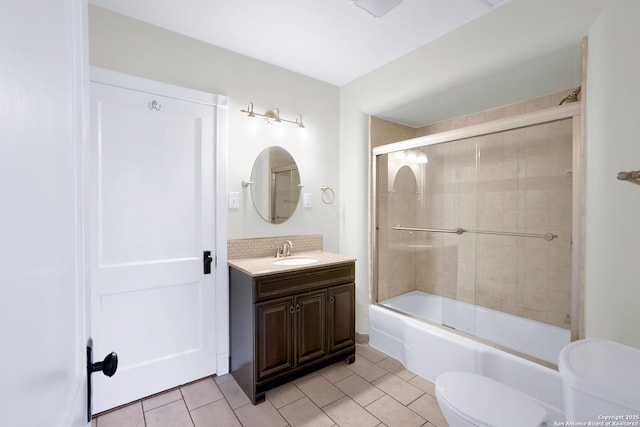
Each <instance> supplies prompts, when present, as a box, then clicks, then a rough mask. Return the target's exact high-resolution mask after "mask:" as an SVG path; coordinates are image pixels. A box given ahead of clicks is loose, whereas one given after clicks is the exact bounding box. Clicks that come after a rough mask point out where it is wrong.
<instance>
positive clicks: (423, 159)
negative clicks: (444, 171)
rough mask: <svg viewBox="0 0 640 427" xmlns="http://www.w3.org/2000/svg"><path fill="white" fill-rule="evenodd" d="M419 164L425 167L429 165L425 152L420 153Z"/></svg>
mask: <svg viewBox="0 0 640 427" xmlns="http://www.w3.org/2000/svg"><path fill="white" fill-rule="evenodd" d="M418 163H421V164H423V165H424V164H427V163H429V159H428V158H427V153H425V152H424V151H420V154H418Z"/></svg>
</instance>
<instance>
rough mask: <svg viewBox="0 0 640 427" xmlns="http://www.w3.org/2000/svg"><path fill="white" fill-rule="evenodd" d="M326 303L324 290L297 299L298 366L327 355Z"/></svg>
mask: <svg viewBox="0 0 640 427" xmlns="http://www.w3.org/2000/svg"><path fill="white" fill-rule="evenodd" d="M326 301H327V292H326V291H325V290H324V289H323V290H321V291H317V292H310V293H308V294H304V295H299V296H296V298H295V310H296V332H295V334H296V363H297V364H298V365H300V364H303V363H306V362H309V361H311V360H315V359H318V358H320V357H323V356H324V355H325V354H327V345H326V338H325V336H326V332H325V331H326V329H325V322H326V312H327V311H326Z"/></svg>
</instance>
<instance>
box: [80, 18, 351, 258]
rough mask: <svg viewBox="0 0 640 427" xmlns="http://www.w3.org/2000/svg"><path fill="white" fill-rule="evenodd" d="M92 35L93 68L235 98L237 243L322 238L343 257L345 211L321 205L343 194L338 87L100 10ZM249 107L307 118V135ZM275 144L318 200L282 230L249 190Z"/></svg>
mask: <svg viewBox="0 0 640 427" xmlns="http://www.w3.org/2000/svg"><path fill="white" fill-rule="evenodd" d="M89 33H90V62H91V65H93V66H98V67H102V68H107V69H110V70H114V71H119V72H123V73H128V74H133V75H137V76H141V77H145V78H149V79H153V80H158V81H163V82H166V83H171V84H175V85H179V86H184V87H189V88H192V89H197V90H202V91H206V92H211V93H217V94H223V95H227V96H229V98H230V104H229V126H228V142H229V146H228V174H227V183H228V191H237V192H239V193H240V196H241V197H240V209H233V210H228V230H227V231H228V236H227V237H228V238H229V239H238V238H245V237H264V236H278V235H290V234H307V233H322V234H323V235H324V247H325V249H326V250H328V251H334V252H336V251H338V249H339V246H338V204H337V203H335V204H333V205H325V204H323V203H322V202H321V200H320V187H321V186H324V185H328V186H331V187H332V188H333V189H334V190H335V192H336V195H338V194H340V189H339V181H338V155H337V153H338V147H339V141H338V138H339V130H338V120H339V114H338V107H339V89H338V88H337V87H336V86H333V85H330V84H327V83H323V82H320V81H318V80H315V79H312V78H309V77H305V76H302V75H300V74H297V73H294V72H291V71H287V70H284V69H282V68H279V67H276V66H273V65H269V64H266V63H264V62H260V61H257V60H254V59H251V58H248V57H246V56H242V55H239V54H236V53H233V52H231V51H228V50H225V49H221V48H218V47H216V46H212V45H209V44H206V43H203V42H200V41H198V40H195V39H192V38H189V37H185V36H182V35H179V34H176V33H173V32H171V31H168V30H164V29H161V28H159V27H155V26H152V25H149V24H146V23H143V22H141V21H137V20H134V19H131V18H128V17H125V16H123V15H120V14H117V13H114V12H111V11H108V10H106V9H102V8H99V7H96V6H90V8H89ZM249 101H253V103H254V110H255V111H256V112H260V113H264V112H265V111H266V110H269V109H272V108H275V107H278V108H279V109H280V116H281V117H282V118H286V119H289V120H293V119H294V118H295V117H296V115H297V114H298V113H302V116H303V119H304V123H305V126H306V129H305V130H304V131H303V130H301V129H299V128H297V127H295V126H293V125H287V124H282V125H280V126H275V125H274V126H266V125H265V124H264V121H263V120H262V119H260V118H248V117H247V115H246V114H243V113H240V111H239V110H240V109H242V108H246V107H247V104H248V103H249ZM270 145H279V146H282V147H284V148H285V149H287V150H288V151H289V152H290V153H291V154H292V155H293V157H294V158H295V160H296V162H297V164H298V167H299V170H300V178H301V181H302V184H303V185H304V188H303V190H302V192H303V193H311V194H312V202H313V207H312V208H310V209H309V208H304V207H303V206H302V198H301V199H300V203H299V205H298V209H296V212H295V213H294V215H293V217H292V218H291V219H289V220H288V221H287V222H285V223H283V224H278V225H274V224H268V223H266V222H265V221H263V220H262V219H261V218H260V217H259V216H258V214H257V213H256V212H255V209H254V208H253V205H252V203H251V199H250V192H249V189H248V188H243V187H242V185H241V182H242V180H245V181H249V179H250V175H251V168H252V166H253V161H254V159H255V158H256V157H257V155H258V154H259V153H260V152H261V151H262V150H263V149H264V148H265V147H267V146H270ZM227 197H228V195H225V199H226V198H227ZM294 249H295V248H294Z"/></svg>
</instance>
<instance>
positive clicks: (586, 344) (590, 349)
mask: <svg viewBox="0 0 640 427" xmlns="http://www.w3.org/2000/svg"><path fill="white" fill-rule="evenodd" d="M558 370H559V371H560V375H561V376H562V383H563V392H564V404H565V413H566V417H567V421H575V422H589V421H592V422H598V423H600V422H603V424H602V425H607V421H609V422H610V423H609V424H608V425H640V349H637V348H634V347H629V346H626V345H623V344H620V343H616V342H611V341H605V340H599V339H584V340H579V341H574V342H572V343H571V344H568V345H566V346H565V347H564V348H563V349H562V351H561V352H560V358H559V361H558ZM613 421H615V422H621V421H622V422H631V424H624V423H623V424H615V423H612V422H613Z"/></svg>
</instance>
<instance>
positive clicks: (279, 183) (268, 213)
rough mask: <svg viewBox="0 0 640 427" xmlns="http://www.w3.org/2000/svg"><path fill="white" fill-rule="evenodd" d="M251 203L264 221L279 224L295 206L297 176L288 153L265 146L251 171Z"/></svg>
mask: <svg viewBox="0 0 640 427" xmlns="http://www.w3.org/2000/svg"><path fill="white" fill-rule="evenodd" d="M251 182H252V183H253V184H252V185H251V200H252V201H253V206H255V208H256V211H258V214H259V215H260V216H261V217H262V219H264V220H265V221H267V222H270V223H272V224H281V223H283V222H285V221H286V220H288V219H289V218H290V217H291V215H293V213H294V212H295V210H296V208H297V207H298V200H299V199H300V174H299V172H298V165H297V164H296V161H295V160H294V159H293V157H292V156H291V154H289V152H288V151H287V150H285V149H284V148H282V147H267V148H265V149H264V150H263V151H262V152H261V153H260V154H259V155H258V157H257V158H256V161H255V162H254V164H253V169H251Z"/></svg>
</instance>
